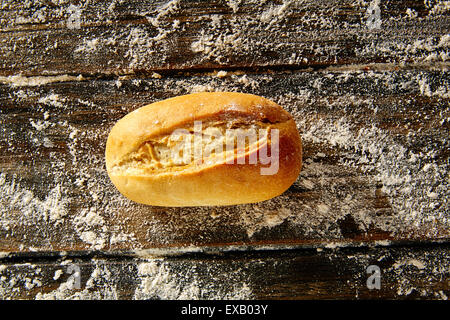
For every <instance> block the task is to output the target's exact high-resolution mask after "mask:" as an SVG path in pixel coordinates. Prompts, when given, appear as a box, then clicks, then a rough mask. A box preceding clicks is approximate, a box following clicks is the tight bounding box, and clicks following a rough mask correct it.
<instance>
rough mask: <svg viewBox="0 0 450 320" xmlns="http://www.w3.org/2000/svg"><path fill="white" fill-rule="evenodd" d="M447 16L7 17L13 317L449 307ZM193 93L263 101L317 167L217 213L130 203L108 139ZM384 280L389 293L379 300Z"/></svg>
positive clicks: (5, 185) (219, 4)
mask: <svg viewBox="0 0 450 320" xmlns="http://www.w3.org/2000/svg"><path fill="white" fill-rule="evenodd" d="M448 10H449V8H448V4H447V2H446V1H439V0H436V1H434V0H433V1H380V2H378V1H347V0H345V1H337V0H329V1H325V0H321V1H312V0H305V1H288V0H286V1H278V0H276V1H275V0H274V1H253V0H245V1H219V0H215V1H200V0H192V1H191V0H171V1H168V0H158V1H132V0H117V1H111V2H104V1H96V0H95V1H94V0H93V1H49V0H45V1H29V0H25V1H17V0H5V1H2V2H1V4H0V58H1V59H0V133H1V134H0V193H1V197H0V298H1V299H9V298H12V299H17V298H23V299H33V298H57V299H71V298H72V299H73V298H82V299H114V298H123V299H179V298H188V299H189V298H201V299H220V298H224V299H227V298H243V299H247V298H253V299H255V298H256V299H305V298H307V299H311V298H325V299H344V298H345V299H347V298H350V299H358V298H363V299H364V298H370V299H372V298H389V299H391V298H392V299H403V298H412V299H446V298H447V297H448V295H449V283H448V277H449V270H448V265H449V263H448V262H449V261H448V260H449V250H448V240H449V235H450V220H449V218H450V217H449V214H450V210H449V203H448V199H449V195H450V194H449V188H448V183H449V166H450V164H449V160H448V158H449V150H450V144H449V139H448V138H449V129H450V127H449V119H450V108H449V105H450V104H449V97H450V96H449V79H450V77H449V76H448V67H449V60H448V50H449V39H450V38H449V34H450V16H449V14H448V13H449V12H448ZM219 70H222V72H220V73H219V72H218V71H219ZM199 91H240V92H247V93H253V94H257V95H261V96H264V97H266V98H269V99H272V100H274V101H276V102H277V103H279V104H280V105H282V106H283V107H284V108H285V109H286V110H288V111H289V112H290V113H291V114H292V115H293V116H294V118H295V120H296V124H297V127H298V129H299V131H300V133H301V136H302V139H303V146H304V155H303V162H304V167H303V170H302V173H301V174H300V176H299V178H298V180H297V181H296V182H295V183H294V184H293V185H292V187H291V188H290V189H289V190H288V191H286V192H285V193H284V194H283V195H281V196H279V197H276V198H274V199H272V200H270V201H266V202H261V203H258V204H252V205H241V206H230V207H205V208H195V207H192V208H166V207H151V206H144V205H139V204H136V203H133V202H131V201H129V200H127V199H126V198H124V197H123V196H122V195H121V194H120V193H118V191H117V190H116V189H115V188H114V186H113V185H112V183H111V182H110V181H109V179H108V177H107V174H106V169H105V164H104V148H105V142H106V138H107V135H108V133H109V130H110V128H111V127H112V126H113V125H114V123H115V122H116V121H117V120H119V119H120V118H121V117H123V116H124V115H125V114H127V113H128V112H130V111H132V110H135V109H136V108H138V107H140V106H143V105H145V104H149V103H152V102H155V101H158V100H161V99H165V98H169V97H173V96H177V95H181V94H188V93H192V92H199ZM174 254H175V256H174ZM155 255H156V256H155ZM372 264H373V265H377V266H379V267H380V269H381V271H382V278H381V280H382V282H381V283H382V284H381V289H380V290H369V289H368V288H367V285H366V280H367V277H368V274H367V272H366V270H367V267H368V266H369V265H372ZM70 265H73V266H78V267H80V268H81V288H80V289H77V290H73V289H71V288H70V287H69V285H70V283H69V280H70V274H69V273H70V272H68V269H67V268H68V267H69V266H70Z"/></svg>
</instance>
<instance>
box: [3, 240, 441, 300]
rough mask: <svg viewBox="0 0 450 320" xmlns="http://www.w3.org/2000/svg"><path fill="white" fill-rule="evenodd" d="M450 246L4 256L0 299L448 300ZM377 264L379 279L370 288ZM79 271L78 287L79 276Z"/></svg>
mask: <svg viewBox="0 0 450 320" xmlns="http://www.w3.org/2000/svg"><path fill="white" fill-rule="evenodd" d="M447 252H448V246H447V245H443V244H440V245H434V246H419V247H391V248H384V247H372V248H359V249H355V248H347V249H345V248H343V249H326V250H323V251H316V250H304V249H303V250H281V251H272V250H268V251H256V252H255V251H247V252H238V251H237V252H226V253H222V254H217V253H216V254H213V253H209V254H205V253H190V254H184V255H178V256H172V257H165V258H155V257H153V258H146V259H143V258H139V257H133V256H126V255H121V256H118V257H113V256H110V257H105V256H103V257H102V256H97V257H95V255H92V254H89V255H83V254H79V253H78V254H76V255H71V254H66V255H65V256H61V255H60V254H59V253H57V254H54V255H42V254H35V255H34V256H32V257H30V255H27V256H23V255H22V256H20V255H11V256H8V257H4V258H3V259H1V260H0V298H1V299H19V298H20V299H152V300H153V299H299V300H300V299H444V298H445V297H447V296H448V295H449V294H450V288H449V276H450V273H449V269H448V265H449V262H450V261H449V256H448V254H447ZM369 266H376V267H378V268H379V271H380V286H379V287H378V288H376V287H370V288H369V287H368V285H367V282H369V283H371V284H372V283H374V282H372V280H371V279H369V277H370V276H372V275H373V272H368V271H367V269H368V267H369ZM75 271H76V272H78V271H79V274H80V278H79V279H80V282H79V287H76V283H77V282H76V281H75V280H74V274H75Z"/></svg>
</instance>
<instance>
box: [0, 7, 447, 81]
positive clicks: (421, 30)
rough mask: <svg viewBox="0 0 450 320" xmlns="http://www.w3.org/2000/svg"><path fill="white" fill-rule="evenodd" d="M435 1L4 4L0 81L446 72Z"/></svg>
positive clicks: (442, 15) (441, 20)
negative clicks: (390, 69) (400, 67)
mask: <svg viewBox="0 0 450 320" xmlns="http://www.w3.org/2000/svg"><path fill="white" fill-rule="evenodd" d="M449 19H450V18H449V15H448V8H447V7H446V5H445V4H443V2H442V1H429V2H425V3H424V2H419V1H382V2H381V4H380V5H379V6H374V5H373V4H371V2H370V1H368V2H364V1H359V2H354V1H337V0H332V1H312V0H309V1H284V2H281V1H262V2H261V1H239V3H238V2H236V1H178V0H176V1H175V0H174V1H113V2H104V1H76V2H73V3H72V2H64V3H63V4H62V5H56V4H53V2H52V1H26V2H25V4H24V3H23V1H17V0H14V1H3V2H2V8H1V11H0V21H1V29H0V43H1V46H0V56H1V57H2V61H1V62H0V75H3V76H6V75H14V74H19V73H20V74H23V75H28V76H30V75H42V74H67V73H68V74H76V75H78V74H83V75H87V74H90V75H99V74H109V75H111V74H112V75H114V74H133V73H142V72H144V73H149V72H150V73H151V72H152V71H153V70H159V71H163V70H174V69H175V70H185V69H205V68H207V69H211V68H229V69H235V68H243V67H253V68H256V67H263V66H269V67H287V68H304V67H323V66H329V65H348V64H369V63H381V62H383V63H399V64H402V63H412V64H426V65H433V66H436V65H439V64H441V63H444V64H446V65H447V64H448V46H449V43H448V34H449V32H450V28H449V26H450V21H449Z"/></svg>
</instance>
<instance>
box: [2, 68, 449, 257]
mask: <svg viewBox="0 0 450 320" xmlns="http://www.w3.org/2000/svg"><path fill="white" fill-rule="evenodd" d="M222 76H223V74H221V75H220V77H218V76H217V75H209V74H204V75H202V74H199V75H191V76H179V77H167V78H162V79H154V78H145V77H143V78H131V79H127V78H124V77H122V78H120V79H117V80H114V79H112V80H82V81H71V82H55V83H47V84H45V85H40V86H30V85H31V84H37V83H39V82H43V80H42V78H31V79H30V78H27V79H26V81H25V80H24V78H20V79H18V80H17V82H16V83H13V84H9V85H1V86H0V115H1V117H0V128H1V132H2V135H1V136H0V147H1V155H0V190H1V193H2V197H1V199H0V201H1V206H0V251H7V252H10V251H33V250H37V251H49V250H57V251H58V250H82V249H89V248H91V249H102V250H118V249H126V250H136V249H141V248H152V247H170V246H207V245H216V246H225V245H236V244H244V245H265V244H274V243H275V244H276V243H285V244H301V245H305V246H311V245H319V246H320V245H322V246H323V245H331V246H333V245H335V243H344V244H350V243H360V242H367V241H375V242H376V241H387V240H388V241H392V242H393V243H395V241H402V240H405V239H410V240H417V241H426V240H433V239H441V240H445V239H448V237H449V231H450V228H449V212H450V211H449V210H448V198H449V197H448V195H449V189H448V172H449V163H448V155H449V140H448V137H449V135H448V133H449V122H448V119H449V111H450V110H449V104H448V81H449V78H448V73H447V71H426V72H425V71H418V70H399V71H328V70H327V71H320V72H284V73H283V72H282V73H268V74H243V73H241V72H235V73H228V74H226V75H225V76H224V77H222ZM50 80H52V78H47V79H46V81H44V82H48V81H50ZM24 84H27V85H26V86H25V85H24ZM201 90H230V91H243V92H250V93H255V94H259V95H263V96H266V97H268V98H271V99H273V100H275V101H277V102H279V103H280V104H281V105H283V106H284V107H285V108H286V109H287V110H289V111H290V112H291V113H292V114H293V115H294V117H295V119H296V122H297V125H298V128H299V130H300V131H301V134H302V137H303V141H304V158H303V160H304V163H305V166H304V168H303V171H302V173H301V175H300V177H299V179H298V181H297V182H296V183H295V184H294V185H293V186H292V187H291V188H290V189H289V190H288V191H287V192H286V193H285V194H283V195H282V196H280V197H277V198H275V199H273V200H270V201H267V202H262V203H258V204H251V205H241V206H230V207H204V208H164V207H150V206H144V205H139V204H135V203H132V202H130V201H128V200H127V199H125V198H124V197H123V196H121V195H120V194H119V193H118V192H117V190H116V189H115V188H114V187H113V186H112V184H111V183H110V181H109V179H108V177H107V174H106V170H105V167H104V159H103V154H104V145H105V142H106V137H107V134H108V131H109V129H110V128H111V127H112V125H113V124H114V123H115V121H117V120H118V119H119V118H121V117H122V116H124V115H125V114H126V113H127V112H129V111H131V110H134V109H136V108H137V107H139V106H142V105H144V104H146V103H150V102H153V101H156V100H160V99H163V98H168V97H171V96H174V95H180V94H186V93H189V92H195V91H201Z"/></svg>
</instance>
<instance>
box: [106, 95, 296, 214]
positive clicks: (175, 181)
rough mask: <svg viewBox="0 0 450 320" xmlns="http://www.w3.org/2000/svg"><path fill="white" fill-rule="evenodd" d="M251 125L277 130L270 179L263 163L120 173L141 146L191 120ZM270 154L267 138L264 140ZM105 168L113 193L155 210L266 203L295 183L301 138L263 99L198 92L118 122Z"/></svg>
mask: <svg viewBox="0 0 450 320" xmlns="http://www.w3.org/2000/svg"><path fill="white" fill-rule="evenodd" d="M197 120H201V121H209V122H211V121H235V120H238V122H241V123H256V124H257V125H258V126H260V127H261V128H270V129H278V130H279V144H278V146H279V156H278V159H279V165H278V170H277V172H276V173H275V174H272V175H262V174H261V168H266V167H267V166H268V165H267V164H263V163H261V162H260V161H259V160H258V162H257V163H256V164H250V163H249V162H250V161H249V158H250V154H251V153H255V152H256V153H258V152H259V149H260V148H261V145H260V144H258V145H257V148H249V149H248V150H246V152H245V161H244V162H245V164H237V163H236V161H234V164H227V163H223V162H222V163H220V162H214V163H211V164H202V165H189V166H185V167H183V166H181V167H178V168H177V170H159V171H158V170H156V171H155V172H153V174H142V173H138V174H137V173H133V172H125V171H123V170H122V167H120V163H121V161H122V162H123V159H124V158H125V157H126V156H128V155H130V154H132V153H133V152H136V150H138V149H139V148H140V147H141V146H142V145H143V144H144V143H146V142H147V141H149V140H151V139H153V138H155V137H164V136H167V135H170V133H171V132H173V130H175V129H177V128H183V127H186V126H188V125H191V124H192V123H193V122H194V121H197ZM267 146H268V154H271V152H272V151H271V148H270V146H271V145H270V140H268V141H267ZM105 155H106V167H107V170H108V174H109V176H110V178H111V180H112V182H113V183H114V185H115V186H116V187H117V188H118V190H119V191H120V192H121V193H122V194H124V195H125V196H126V197H128V198H129V199H131V200H133V201H136V202H139V203H144V204H150V205H157V206H205V205H234V204H241V203H253V202H259V201H263V200H268V199H270V198H272V197H274V196H277V195H279V194H281V193H283V192H284V191H285V190H286V189H287V188H289V186H290V185H291V184H292V183H293V182H294V181H295V180H296V179H297V177H298V174H299V172H300V169H301V140H300V136H299V134H298V131H297V129H296V126H295V122H294V120H293V119H292V117H291V115H290V114H289V113H288V112H286V111H285V110H283V109H282V108H281V107H280V106H278V105H277V104H276V103H274V102H272V101H270V100H267V99H265V98H262V97H259V96H255V95H250V94H243V93H232V92H218V93H197V94H190V95H185V96H179V97H175V98H171V99H167V100H164V101H160V102H156V103H154V104H150V105H147V106H144V107H142V108H140V109H137V110H135V111H133V112H131V113H129V114H128V115H126V116H125V117H124V118H122V119H121V120H119V121H118V122H117V124H116V125H115V126H114V127H113V128H112V130H111V132H110V134H109V137H108V141H107V144H106V152H105Z"/></svg>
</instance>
